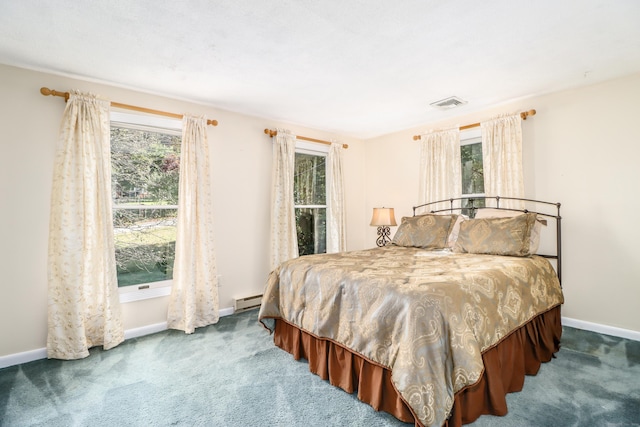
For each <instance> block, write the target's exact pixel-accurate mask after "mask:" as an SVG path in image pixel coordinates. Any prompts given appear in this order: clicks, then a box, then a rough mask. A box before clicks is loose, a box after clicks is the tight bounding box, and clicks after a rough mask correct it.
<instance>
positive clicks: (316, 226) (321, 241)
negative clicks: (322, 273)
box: [295, 208, 327, 255]
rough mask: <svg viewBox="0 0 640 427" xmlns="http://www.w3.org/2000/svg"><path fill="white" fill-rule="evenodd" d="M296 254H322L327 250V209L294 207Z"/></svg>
mask: <svg viewBox="0 0 640 427" xmlns="http://www.w3.org/2000/svg"><path fill="white" fill-rule="evenodd" d="M295 212H296V230H297V233H298V254H299V255H309V254H323V253H325V252H327V232H326V230H327V209H326V208H296V209H295Z"/></svg>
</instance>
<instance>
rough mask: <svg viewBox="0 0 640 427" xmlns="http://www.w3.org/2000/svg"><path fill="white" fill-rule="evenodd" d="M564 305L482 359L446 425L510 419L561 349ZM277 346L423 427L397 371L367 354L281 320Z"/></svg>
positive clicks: (371, 402)
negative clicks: (519, 398) (512, 405)
mask: <svg viewBox="0 0 640 427" xmlns="http://www.w3.org/2000/svg"><path fill="white" fill-rule="evenodd" d="M561 335H562V325H561V323H560V306H558V307H555V308H553V309H551V310H549V311H547V312H546V313H543V314H541V315H539V316H538V317H536V318H534V319H533V320H531V321H530V322H529V323H527V324H526V325H524V326H523V327H521V328H520V329H518V330H516V331H514V332H513V333H511V334H510V335H508V336H507V337H506V338H505V339H503V340H502V341H501V342H500V343H499V344H497V345H496V346H495V347H492V348H490V349H489V350H487V351H485V352H484V353H483V355H482V359H483V361H484V366H485V371H484V373H483V375H482V377H481V378H480V380H479V381H478V382H477V383H475V384H474V385H472V386H469V387H467V388H465V389H463V390H461V391H459V392H458V393H456V395H455V401H454V404H453V409H452V411H451V416H450V418H449V420H448V421H447V422H446V423H445V426H446V427H457V426H460V425H462V424H468V423H471V422H473V421H475V420H476V419H477V418H478V417H479V416H480V415H483V414H492V415H505V414H506V413H507V402H506V399H505V396H506V394H507V393H511V392H514V391H520V390H522V386H523V384H524V377H525V375H535V374H536V373H538V369H540V364H541V363H542V362H548V361H549V360H551V358H552V357H553V354H554V353H555V352H557V351H558V350H559V348H560V337H561ZM274 342H275V344H276V345H277V346H278V347H280V348H281V349H283V350H285V351H287V352H288V353H291V354H292V355H293V357H294V358H295V359H296V360H298V359H300V358H304V359H307V360H308V361H309V370H310V371H311V372H313V373H314V374H316V375H318V376H320V377H321V378H322V379H324V380H329V382H330V383H331V384H333V385H334V386H337V387H340V388H342V389H343V390H345V391H346V392H347V393H353V392H355V391H356V390H357V392H358V399H360V400H361V401H363V402H365V403H368V404H369V405H371V406H372V407H373V408H374V409H375V410H376V411H385V412H388V413H390V414H392V415H393V416H395V417H396V418H398V419H399V420H401V421H404V422H407V423H415V425H416V426H421V425H422V424H421V423H420V422H419V421H418V420H416V418H415V417H414V414H413V412H412V411H411V409H410V408H409V406H408V405H407V404H406V403H405V401H404V400H403V399H402V397H401V396H400V394H399V393H398V392H397V390H396V389H395V387H394V386H393V383H392V382H391V371H390V370H389V369H387V368H384V367H382V366H380V365H378V364H376V363H374V362H372V361H370V360H368V359H365V358H364V357H363V356H361V355H359V354H356V353H353V352H351V351H350V350H347V349H346V348H344V347H342V346H341V345H339V344H337V343H334V342H333V341H330V340H327V339H323V338H318V337H316V336H314V335H311V334H309V333H308V332H306V331H302V330H300V329H298V328H297V327H296V326H293V325H291V324H289V323H287V322H285V321H283V320H281V319H276V328H275V333H274Z"/></svg>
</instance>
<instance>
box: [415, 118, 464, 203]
mask: <svg viewBox="0 0 640 427" xmlns="http://www.w3.org/2000/svg"><path fill="white" fill-rule="evenodd" d="M461 173H462V172H461V170H460V131H459V130H458V129H457V128H456V129H450V130H444V131H439V132H430V133H426V134H424V135H422V137H421V149H420V190H419V191H420V194H419V195H418V200H419V201H420V204H422V203H428V202H435V201H438V200H444V199H451V198H457V197H460V196H461V194H462V178H461ZM448 207H450V204H449V203H442V204H439V205H432V206H430V207H429V210H432V209H444V208H448Z"/></svg>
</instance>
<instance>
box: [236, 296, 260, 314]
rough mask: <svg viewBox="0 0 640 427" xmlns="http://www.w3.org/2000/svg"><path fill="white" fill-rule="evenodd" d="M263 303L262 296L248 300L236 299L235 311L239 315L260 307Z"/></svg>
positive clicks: (248, 298)
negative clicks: (241, 312)
mask: <svg viewBox="0 0 640 427" xmlns="http://www.w3.org/2000/svg"><path fill="white" fill-rule="evenodd" d="M261 302H262V294H260V295H254V296H251V297H246V298H235V299H234V303H233V306H234V309H235V312H236V313H238V312H240V311H246V310H251V309H252V308H256V307H260V303H261Z"/></svg>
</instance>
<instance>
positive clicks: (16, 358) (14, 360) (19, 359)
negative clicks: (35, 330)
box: [0, 348, 47, 369]
mask: <svg viewBox="0 0 640 427" xmlns="http://www.w3.org/2000/svg"><path fill="white" fill-rule="evenodd" d="M46 358H47V349H46V348H39V349H36V350H29V351H24V352H22V353H15V354H9V355H7V356H0V369H2V368H8V367H9V366H13V365H20V364H22V363H27V362H33V361H34V360H40V359H46Z"/></svg>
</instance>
